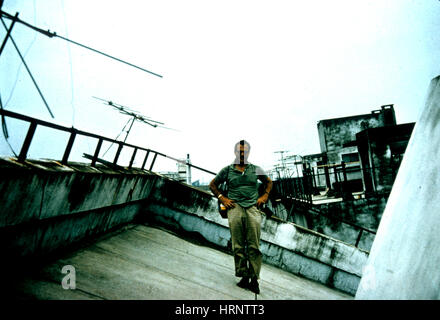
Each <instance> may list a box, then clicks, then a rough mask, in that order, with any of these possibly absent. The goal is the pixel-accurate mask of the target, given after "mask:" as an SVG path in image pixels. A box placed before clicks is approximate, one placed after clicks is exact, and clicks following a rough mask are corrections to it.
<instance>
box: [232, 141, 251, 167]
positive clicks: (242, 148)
mask: <svg viewBox="0 0 440 320" xmlns="http://www.w3.org/2000/svg"><path fill="white" fill-rule="evenodd" d="M248 157H249V146H248V145H247V144H244V145H241V144H240V145H238V146H237V148H236V149H235V160H236V161H235V162H236V163H237V164H238V163H239V164H246V163H248V161H247V160H248Z"/></svg>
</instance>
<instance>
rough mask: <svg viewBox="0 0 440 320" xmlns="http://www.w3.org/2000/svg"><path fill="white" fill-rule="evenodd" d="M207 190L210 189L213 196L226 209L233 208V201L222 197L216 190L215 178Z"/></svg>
mask: <svg viewBox="0 0 440 320" xmlns="http://www.w3.org/2000/svg"><path fill="white" fill-rule="evenodd" d="M209 189H211V191H212V193H213V194H214V196H216V197H217V198H218V199H219V200H220V201H221V203H223V204H224V206H225V207H226V208H228V209H231V208H234V207H235V204H234V201H233V200H231V199H229V198H227V197H226V196H224V195H222V194H221V192H220V191H219V190H218V188H217V184H216V183H215V178H214V179H212V181H211V182H210V183H209Z"/></svg>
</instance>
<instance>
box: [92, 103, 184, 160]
mask: <svg viewBox="0 0 440 320" xmlns="http://www.w3.org/2000/svg"><path fill="white" fill-rule="evenodd" d="M93 98H95V99H97V100H100V101H103V102H104V104H106V105H109V106H111V107H113V108H114V109H116V110H118V111H119V112H120V113H122V114H124V115H127V116H130V117H131V118H130V119H129V120H128V121H127V123H126V124H125V125H124V127H123V128H122V131H121V132H120V133H119V135H118V136H117V137H116V139H118V138H119V136H120V135H121V134H122V132H124V130H125V128H126V127H127V125H128V124H130V125H129V128H128V130H127V131H126V135H125V138H124V143H125V141H127V138H128V135H129V134H130V131H131V128H132V127H133V124H134V122H135V121H139V122H142V123H146V124H148V125H150V126H152V127H153V128H157V127H160V128H164V129H170V130H174V129H171V128H168V127H165V126H164V123H163V122H159V121H156V120H153V119H151V118H149V117H146V116H144V115H142V114H140V113H139V112H138V111H135V110H132V109H130V108H128V107H125V106H123V105H121V104H119V103H115V102H113V101H111V100H105V99H102V98H98V97H93ZM176 131H177V130H176ZM116 139H115V140H116ZM112 145H113V143H112V144H111V145H110V147H109V148H108V149H107V151H108V150H109V149H110V148H111V146H112ZM107 151H106V152H105V153H104V155H105V154H106V153H107Z"/></svg>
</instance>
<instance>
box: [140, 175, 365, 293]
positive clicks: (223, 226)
mask: <svg viewBox="0 0 440 320" xmlns="http://www.w3.org/2000/svg"><path fill="white" fill-rule="evenodd" d="M170 194H173V197H172V198H171V197H169V196H167V195H170ZM170 199H173V200H170ZM143 210H144V213H143V215H144V218H145V219H150V220H154V221H156V222H159V223H162V224H166V225H168V226H171V227H174V228H176V229H183V230H185V231H187V232H195V233H199V234H200V235H202V236H203V237H204V238H205V239H207V240H208V241H210V242H212V243H214V244H216V245H219V246H221V247H223V248H228V247H229V246H230V243H229V242H230V233H229V230H228V222H227V220H226V219H222V218H221V217H220V215H219V213H218V212H217V200H216V199H215V198H213V197H212V195H211V194H209V193H206V192H204V191H201V190H197V189H195V188H191V187H188V186H184V185H182V184H180V183H177V182H175V181H170V180H165V179H162V180H160V181H158V183H157V184H156V187H155V189H154V191H153V193H152V194H151V195H150V201H149V202H148V206H147V207H145V208H143ZM261 251H262V252H263V259H264V260H265V261H266V262H268V263H270V264H272V265H275V266H278V267H280V268H282V269H285V270H287V271H289V272H292V273H295V274H299V275H301V276H304V277H306V278H309V279H312V280H315V281H319V282H321V283H323V284H326V285H328V286H331V287H334V288H336V289H339V290H342V291H344V292H347V293H350V294H352V295H354V294H355V292H356V290H357V286H358V284H359V281H360V277H361V275H362V268H363V266H364V264H365V263H366V261H367V258H368V253H367V252H366V251H363V250H360V249H358V248H355V247H354V246H351V245H348V244H346V243H343V242H341V241H338V240H336V239H333V238H330V237H328V236H325V235H323V234H320V233H318V232H314V231H312V230H309V229H305V228H302V227H300V226H298V225H295V224H293V223H289V222H284V221H281V220H279V219H267V218H266V217H265V216H263V220H262V232H261ZM231 263H232V260H231Z"/></svg>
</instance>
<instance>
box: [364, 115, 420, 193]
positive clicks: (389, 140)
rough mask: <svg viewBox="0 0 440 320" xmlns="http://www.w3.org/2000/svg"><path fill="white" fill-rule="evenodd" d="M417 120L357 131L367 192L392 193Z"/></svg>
mask: <svg viewBox="0 0 440 320" xmlns="http://www.w3.org/2000/svg"><path fill="white" fill-rule="evenodd" d="M414 125H415V123H407V124H400V125H395V126H387V127H380V128H371V129H366V130H363V131H361V132H359V133H357V134H356V144H357V148H358V152H359V156H360V160H361V168H362V176H363V179H362V181H363V185H364V190H365V192H390V191H391V188H392V186H393V183H394V179H395V177H396V175H397V172H398V170H399V166H400V162H401V161H402V158H403V155H404V153H405V150H406V146H407V145H408V141H409V139H410V137H411V133H412V130H413V128H414Z"/></svg>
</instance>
